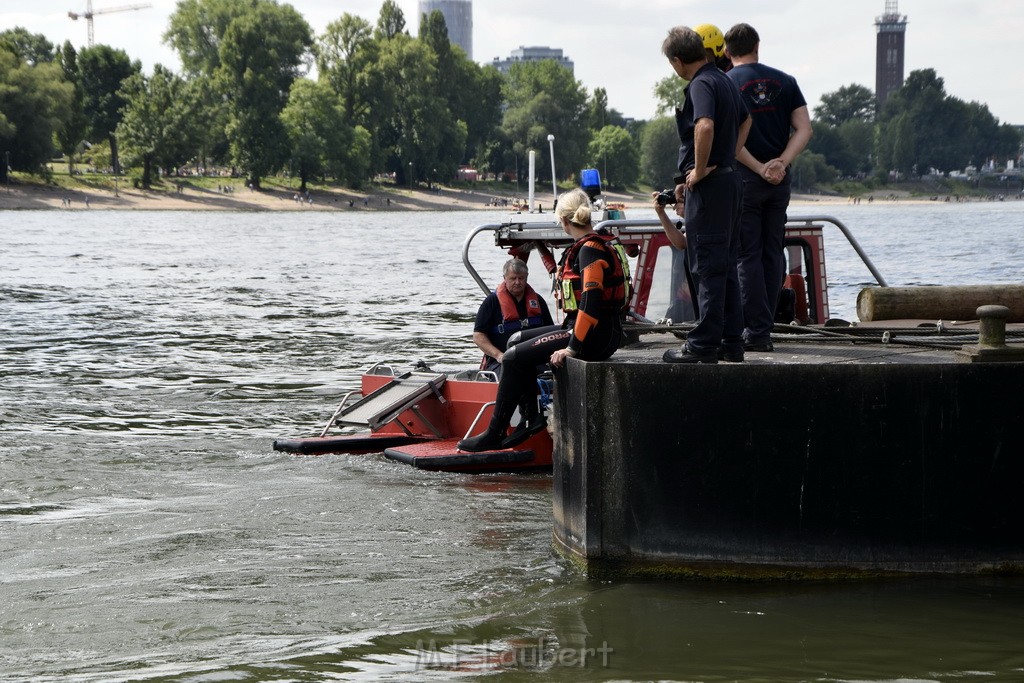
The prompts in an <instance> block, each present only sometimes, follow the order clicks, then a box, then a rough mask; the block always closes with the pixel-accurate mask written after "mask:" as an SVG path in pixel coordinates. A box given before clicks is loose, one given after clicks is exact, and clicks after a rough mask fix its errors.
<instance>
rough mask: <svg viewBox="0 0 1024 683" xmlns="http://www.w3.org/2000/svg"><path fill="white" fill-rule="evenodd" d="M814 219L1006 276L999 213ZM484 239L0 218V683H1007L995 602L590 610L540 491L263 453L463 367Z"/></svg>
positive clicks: (981, 279) (162, 221)
mask: <svg viewBox="0 0 1024 683" xmlns="http://www.w3.org/2000/svg"><path fill="white" fill-rule="evenodd" d="M639 213H640V212H634V213H633V214H632V215H634V216H636V215H637V214H639ZM810 213H828V214H832V215H836V216H838V217H840V218H841V219H842V220H843V221H844V222H846V223H847V224H848V225H849V226H850V228H851V229H852V230H854V233H855V234H856V236H857V239H858V240H859V241H860V242H861V244H862V245H863V246H864V248H865V249H866V251H867V252H868V253H869V254H870V255H871V256H872V258H873V259H874V261H875V264H876V265H877V266H878V269H879V270H880V271H881V272H882V274H883V275H884V276H885V277H886V278H887V279H888V281H889V284H893V285H900V284H925V283H928V284H952V283H989V282H1017V283H1019V282H1020V281H1021V280H1022V275H1024V267H1022V254H1024V204H1022V203H1019V202H1016V203H1006V204H971V205H937V204H927V205H923V206H892V205H885V204H876V205H873V206H867V205H863V204H862V205H859V206H845V205H844V206H826V207H809V208H807V207H797V208H794V210H793V211H792V214H794V215H798V214H810ZM500 218H502V216H501V215H500V214H489V213H484V212H480V213H422V214H411V213H394V214H364V215H358V216H357V215H352V214H344V213H320V212H308V213H301V212H298V213H272V214H271V213H263V214H260V213H244V214H221V213H186V212H168V213H160V212H75V213H68V212H56V211H47V212H0V257H2V268H0V428H2V433H3V439H2V441H0V681H128V680H168V681H264V680H278V681H321V680H449V679H452V678H460V677H464V678H476V677H480V676H488V677H490V678H493V679H496V680H579V681H591V680H651V679H662V680H687V681H689V680H701V681H715V680H742V681H803V680H815V681H819V680H820V681H833V680H834V681H848V680H849V681H853V680H857V681H861V680H864V681H891V680H915V681H916V680H928V681H931V680H936V681H948V680H971V681H973V680H1020V679H1024V650H1022V648H1021V643H1022V642H1024V582H1021V581H1019V580H996V579H971V580H951V581H938V582H936V581H915V582H898V583H892V582H885V583H854V584H836V585H799V586H789V585H784V586H779V585H768V586H763V585H761V586H759V585H735V584H685V583H680V584H663V583H635V582H621V583H595V582H590V581H587V580H586V579H584V578H582V577H581V576H579V575H578V574H577V573H575V571H574V570H573V569H572V568H570V567H567V566H565V565H564V564H562V563H561V562H560V561H559V560H558V559H557V558H556V557H555V556H554V555H553V554H552V551H551V546H550V534H551V522H550V514H551V501H550V477H549V476H546V475H526V476H522V475H520V476H510V475H484V476H470V475H455V474H437V473H425V472H420V471H417V470H413V469H411V468H409V467H407V466H404V465H400V464H397V463H393V462H391V461H388V460H385V459H384V458H383V457H382V456H380V455H369V456H344V455H334V456H320V457H296V456H291V455H286V454H280V453H275V452H273V451H272V450H271V447H270V446H271V443H272V441H273V439H274V438H276V437H279V436H303V435H310V434H313V433H315V432H317V431H318V429H319V428H320V427H321V426H322V425H323V423H324V422H325V421H326V419H327V418H328V417H329V415H330V413H331V410H332V409H333V406H334V404H335V403H336V402H337V401H338V400H339V399H340V397H341V395H342V394H343V393H344V391H345V390H346V388H348V387H351V386H353V385H354V384H355V383H356V382H357V380H358V376H359V373H360V371H361V370H362V369H364V368H365V367H367V366H369V365H370V364H372V363H374V362H377V361H385V362H389V363H393V364H396V365H399V366H404V365H408V364H410V363H412V362H414V361H416V360H419V359H423V360H426V361H427V362H429V363H430V364H431V365H433V366H435V367H438V368H462V367H469V366H472V365H473V364H475V362H476V361H477V358H478V356H477V353H476V352H475V351H474V348H473V346H472V344H471V342H470V334H471V328H472V320H473V316H474V314H475V312H476V306H477V304H478V302H479V299H480V297H481V293H480V291H479V289H478V288H477V286H476V285H475V283H473V281H472V280H471V279H470V278H469V277H468V276H467V275H466V272H465V270H464V268H463V266H462V263H461V249H462V243H463V239H464V237H465V235H466V233H467V232H468V230H469V229H470V228H471V227H473V226H474V225H476V224H478V223H484V222H492V221H494V220H499V219H500ZM826 239H827V247H826V249H827V254H828V268H829V278H830V281H831V283H832V285H833V291H832V294H831V297H832V298H831V302H832V313H833V315H834V316H837V317H845V318H848V319H853V318H855V308H854V298H855V296H856V292H857V291H858V290H859V288H860V287H861V286H862V285H864V284H867V283H869V282H871V277H870V274H869V273H868V271H867V269H866V268H865V267H864V266H863V265H861V264H859V262H857V261H856V257H855V255H854V254H853V251H852V249H850V248H849V247H848V246H846V245H844V244H842V242H841V239H842V238H841V236H840V235H839V234H838V232H836V231H830V232H828V233H827V235H826ZM486 242H487V241H486V239H481V240H478V243H479V246H477V247H474V249H473V251H472V258H473V260H474V263H476V264H477V266H478V267H479V269H480V271H481V273H483V274H484V275H485V276H491V277H492V279H494V280H496V279H497V275H496V274H497V273H498V271H499V268H500V264H501V262H502V261H503V260H504V259H503V255H502V254H501V253H500V252H498V251H497V250H495V249H493V247H488V246H487V244H486ZM534 285H535V286H537V287H538V289H543V284H542V282H541V278H539V277H538V275H535V276H534Z"/></svg>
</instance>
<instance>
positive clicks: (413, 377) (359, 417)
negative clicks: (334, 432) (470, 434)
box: [325, 370, 447, 436]
mask: <svg viewBox="0 0 1024 683" xmlns="http://www.w3.org/2000/svg"><path fill="white" fill-rule="evenodd" d="M446 379H447V375H445V374H444V373H443V372H432V371H417V370H410V371H409V372H406V373H403V374H401V375H396V376H395V377H394V379H392V380H391V381H390V382H388V383H387V384H385V385H384V386H382V387H380V388H379V389H377V390H376V391H373V392H372V393H369V394H367V395H366V396H364V397H363V398H361V399H359V400H358V401H356V402H355V403H352V404H351V405H347V406H346V405H342V407H340V408H338V410H337V412H335V414H334V417H333V418H332V419H331V422H330V425H333V424H339V425H345V426H351V427H368V428H370V429H371V430H374V431H376V430H378V429H380V428H381V427H383V426H384V425H386V424H388V423H390V422H393V421H394V420H396V419H397V418H398V416H399V415H401V414H402V413H404V412H405V411H406V410H409V409H412V410H413V411H414V412H415V413H416V415H417V417H419V418H421V419H423V420H424V422H426V423H427V425H428V426H430V427H431V429H432V430H433V431H434V432H435V433H437V434H438V436H440V434H439V433H438V431H437V429H436V428H434V426H433V425H431V424H430V423H429V422H427V421H426V419H425V418H423V416H422V415H421V414H420V413H419V411H418V410H416V409H415V406H416V404H417V403H419V402H420V401H422V400H423V399H424V398H426V397H428V396H430V395H431V394H433V395H435V396H436V397H437V399H438V400H439V401H441V402H442V403H444V402H445V399H444V397H443V396H442V395H441V386H442V385H443V384H444V382H445V380H446ZM399 425H401V426H402V428H403V429H405V426H404V425H402V423H401V422H399ZM325 431H326V430H325ZM406 431H408V430H406Z"/></svg>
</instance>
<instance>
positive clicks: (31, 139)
mask: <svg viewBox="0 0 1024 683" xmlns="http://www.w3.org/2000/svg"><path fill="white" fill-rule="evenodd" d="M72 97H73V94H72V87H71V85H70V84H69V83H66V82H64V80H63V79H62V78H61V72H60V67H59V66H57V65H56V64H53V63H52V62H45V63H40V64H35V65H33V64H29V63H28V62H26V61H24V60H22V59H21V58H20V57H18V56H16V55H15V54H14V53H13V52H11V51H9V50H0V169H2V175H0V180H4V181H6V180H7V164H6V163H5V161H6V154H7V153H9V155H10V165H11V168H12V169H15V170H22V171H31V172H33V173H37V172H40V171H41V170H42V169H43V167H44V164H45V163H46V162H47V161H49V160H50V159H51V158H52V157H53V154H54V146H53V140H54V135H55V133H56V131H57V130H58V129H60V128H61V127H62V126H63V125H64V124H65V123H66V122H67V120H68V118H69V116H70V110H71V102H72Z"/></svg>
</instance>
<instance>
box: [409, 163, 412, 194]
mask: <svg viewBox="0 0 1024 683" xmlns="http://www.w3.org/2000/svg"><path fill="white" fill-rule="evenodd" d="M409 191H410V192H412V162H411V161H410V162H409Z"/></svg>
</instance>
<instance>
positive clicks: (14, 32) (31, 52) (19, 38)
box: [0, 26, 55, 66]
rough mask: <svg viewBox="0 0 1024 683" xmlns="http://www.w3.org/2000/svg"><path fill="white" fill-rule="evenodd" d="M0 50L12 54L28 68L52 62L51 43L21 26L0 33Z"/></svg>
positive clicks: (41, 35) (39, 34) (52, 51)
mask: <svg viewBox="0 0 1024 683" xmlns="http://www.w3.org/2000/svg"><path fill="white" fill-rule="evenodd" d="M0 50H7V51H9V52H12V53H14V55H15V56H17V57H19V58H20V59H21V60H22V61H25V62H28V64H29V66H36V65H37V64H46V63H48V62H52V61H53V60H54V56H55V53H54V50H53V43H51V42H50V41H48V40H47V39H46V36H44V35H43V34H41V33H29V32H28V29H25V28H23V27H21V26H15V27H14V28H11V29H7V30H6V31H0Z"/></svg>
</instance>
